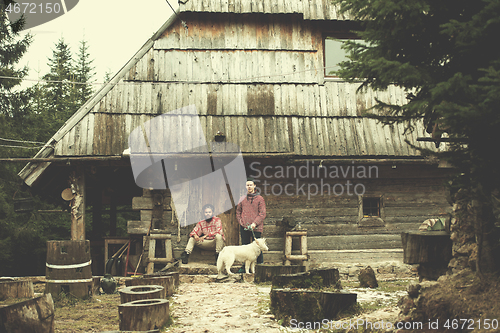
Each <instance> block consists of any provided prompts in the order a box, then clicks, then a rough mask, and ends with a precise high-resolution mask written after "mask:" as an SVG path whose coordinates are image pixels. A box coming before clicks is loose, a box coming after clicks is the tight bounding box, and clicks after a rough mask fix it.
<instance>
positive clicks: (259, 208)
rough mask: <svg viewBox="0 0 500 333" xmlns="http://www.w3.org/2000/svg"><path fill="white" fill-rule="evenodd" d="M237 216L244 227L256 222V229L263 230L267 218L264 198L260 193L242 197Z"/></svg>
mask: <svg viewBox="0 0 500 333" xmlns="http://www.w3.org/2000/svg"><path fill="white" fill-rule="evenodd" d="M236 218H237V219H238V223H239V224H240V225H241V226H242V227H244V228H246V227H247V226H249V225H250V224H252V223H255V226H256V227H255V229H254V230H255V231H258V232H262V231H263V230H264V219H265V218H266V203H265V202H264V198H263V197H262V196H261V195H259V194H256V195H255V196H252V195H245V196H243V197H241V198H240V201H239V202H238V206H236Z"/></svg>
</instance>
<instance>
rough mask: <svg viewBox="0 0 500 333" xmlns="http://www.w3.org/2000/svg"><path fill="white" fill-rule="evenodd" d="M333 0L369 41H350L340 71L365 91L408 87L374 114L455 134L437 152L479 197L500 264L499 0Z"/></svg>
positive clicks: (488, 240) (489, 252) (458, 181)
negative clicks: (499, 214)
mask: <svg viewBox="0 0 500 333" xmlns="http://www.w3.org/2000/svg"><path fill="white" fill-rule="evenodd" d="M335 2H336V3H338V4H339V5H340V6H341V11H342V12H344V13H349V15H350V16H351V17H352V18H353V19H354V20H357V21H360V22H361V26H362V28H363V29H362V31H359V32H358V33H359V35H360V37H361V38H362V39H364V40H365V42H367V43H366V44H359V43H358V44H357V43H355V42H348V43H346V45H345V48H346V49H347V50H348V52H349V54H350V57H349V58H350V60H349V61H346V62H343V63H342V64H341V69H340V70H339V72H338V75H339V76H340V77H342V78H344V79H346V80H348V81H350V82H357V81H358V82H359V81H361V86H360V89H363V88H365V87H370V88H373V89H386V88H387V87H388V86H389V85H396V86H399V87H401V88H403V89H405V91H406V92H407V97H408V102H407V103H406V104H405V105H402V106H398V105H390V104H386V103H382V102H381V101H378V104H377V105H376V106H375V107H374V108H373V110H372V111H373V113H372V115H371V116H372V117H375V118H377V119H379V120H380V121H382V122H384V123H386V124H391V123H394V122H405V123H406V125H407V128H408V129H411V123H412V122H414V121H423V122H424V123H425V125H426V126H427V129H428V133H430V134H431V133H432V137H433V138H435V139H436V141H437V143H436V144H437V145H439V144H440V140H439V139H440V138H441V136H442V135H443V133H447V134H448V136H449V137H450V138H452V139H455V141H454V143H452V144H450V145H449V146H448V147H449V148H450V149H449V150H448V151H447V152H443V153H441V154H440V155H441V157H442V158H447V159H449V160H450V162H451V163H452V164H453V165H454V166H456V167H457V173H456V177H455V179H454V180H453V183H452V187H453V189H455V190H456V189H457V188H466V189H469V190H471V193H475V194H474V197H473V198H471V200H475V201H477V202H481V209H479V210H478V222H477V223H476V225H475V228H476V236H477V237H478V239H479V246H482V245H484V246H485V251H483V257H482V260H484V264H485V265H486V266H488V267H489V268H490V269H493V270H496V269H498V268H499V267H498V262H499V260H498V259H499V253H498V247H499V246H498V235H495V233H494V232H493V231H494V229H495V223H496V219H495V217H494V214H493V211H494V210H495V208H494V204H493V203H494V202H496V200H497V199H496V198H498V197H499V192H498V191H499V189H500V174H499V173H500V158H499V157H498V155H499V148H498V147H497V144H498V143H499V142H500V131H499V130H498V126H499V125H500V52H498V50H497V49H496V48H495V46H494V45H495V44H496V41H497V39H498V36H500V0H477V1H469V0H443V1H433V0H413V1H406V0H335ZM481 240H483V241H484V242H481ZM480 248H481V247H480ZM478 257H479V258H480V259H481V253H480V254H479V255H478ZM478 269H481V267H480V266H478Z"/></svg>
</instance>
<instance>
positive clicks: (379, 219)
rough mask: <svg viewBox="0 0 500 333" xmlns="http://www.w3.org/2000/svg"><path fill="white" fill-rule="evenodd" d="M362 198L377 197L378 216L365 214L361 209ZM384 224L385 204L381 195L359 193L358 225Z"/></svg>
mask: <svg viewBox="0 0 500 333" xmlns="http://www.w3.org/2000/svg"><path fill="white" fill-rule="evenodd" d="M363 199H378V207H379V208H378V211H379V216H365V215H364V209H363ZM384 226H385V205H384V198H383V195H373V194H371V195H367V196H363V195H359V196H358V227H384Z"/></svg>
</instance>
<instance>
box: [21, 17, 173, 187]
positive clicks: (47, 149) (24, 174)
mask: <svg viewBox="0 0 500 333" xmlns="http://www.w3.org/2000/svg"><path fill="white" fill-rule="evenodd" d="M178 17H179V8H177V10H176V11H175V12H173V13H172V14H171V15H170V17H169V18H168V20H167V21H166V22H165V23H164V24H163V25H162V26H161V27H160V28H159V29H158V30H157V31H156V32H155V33H154V34H153V35H152V36H151V37H150V38H149V39H148V40H147V41H146V43H144V45H143V46H142V47H141V48H140V49H139V51H137V52H136V53H135V54H134V56H133V57H132V58H131V59H130V60H129V61H127V63H126V64H125V65H124V66H123V67H122V68H121V69H120V70H119V71H118V72H117V73H116V74H115V76H113V78H112V79H111V80H110V81H109V82H108V83H106V84H105V85H103V86H102V87H101V89H99V90H98V91H97V92H96V93H95V94H94V95H93V96H92V97H91V98H90V99H88V100H87V102H85V104H83V105H82V106H81V107H80V109H78V111H76V112H75V113H74V114H73V115H72V116H71V117H70V118H69V119H68V120H67V121H66V122H65V123H64V125H63V126H62V127H61V128H60V129H59V130H58V131H57V132H56V133H55V134H54V135H53V136H52V137H51V138H50V139H49V140H48V141H47V143H46V144H45V145H44V147H43V148H42V149H40V150H39V151H38V153H36V155H35V156H34V157H35V158H47V157H50V156H53V152H54V148H53V147H54V146H55V144H56V143H57V142H58V141H59V140H61V138H62V137H63V136H64V135H65V134H66V133H68V132H69V131H70V130H71V129H72V128H73V127H74V126H75V125H76V124H78V122H79V121H80V120H82V119H83V117H85V116H86V115H87V114H88V113H89V112H90V110H92V109H93V108H94V106H95V105H96V104H97V103H98V102H99V101H100V100H101V99H102V98H103V97H104V96H105V95H106V94H107V93H108V92H109V91H110V90H111V89H113V87H114V86H115V85H116V84H117V83H118V82H119V81H120V80H121V79H122V78H123V77H124V76H125V75H126V73H127V72H128V71H129V70H130V68H132V67H133V66H134V65H135V64H136V63H137V62H138V61H139V60H140V59H141V58H142V57H143V56H144V55H145V54H146V53H147V52H148V50H149V49H150V48H151V47H153V44H154V42H155V41H156V40H157V39H158V38H160V36H161V35H162V34H163V33H164V32H165V31H166V30H167V29H168V28H169V27H170V26H171V25H172V24H173V23H174V22H175V21H176V20H177V19H178ZM39 164H40V163H28V164H26V165H25V166H24V168H23V169H22V170H21V171H19V173H18V176H19V177H21V178H22V179H23V180H24V182H25V183H26V184H27V185H28V186H31V185H33V183H35V182H36V180H37V179H38V177H39V176H40V175H41V174H42V173H43V172H44V171H45V170H46V169H47V168H48V167H49V165H50V162H44V163H42V165H39Z"/></svg>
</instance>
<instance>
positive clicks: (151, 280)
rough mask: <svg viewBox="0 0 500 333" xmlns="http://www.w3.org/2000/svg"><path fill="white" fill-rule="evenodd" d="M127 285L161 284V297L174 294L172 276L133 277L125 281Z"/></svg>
mask: <svg viewBox="0 0 500 333" xmlns="http://www.w3.org/2000/svg"><path fill="white" fill-rule="evenodd" d="M125 285H126V286H127V287H132V286H150V285H158V286H162V287H163V288H164V289H163V291H162V292H161V298H167V297H170V296H172V295H173V294H174V291H175V287H174V276H169V275H167V276H158V277H140V278H133V279H130V280H126V281H125Z"/></svg>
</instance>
